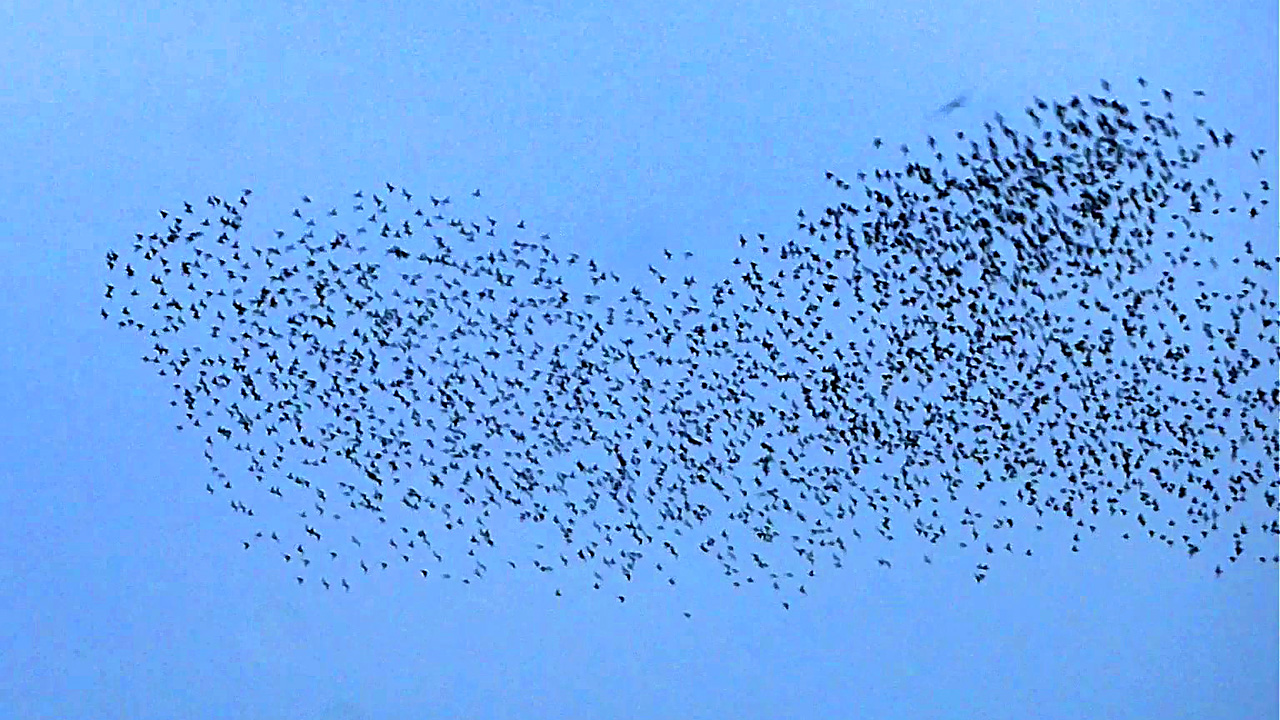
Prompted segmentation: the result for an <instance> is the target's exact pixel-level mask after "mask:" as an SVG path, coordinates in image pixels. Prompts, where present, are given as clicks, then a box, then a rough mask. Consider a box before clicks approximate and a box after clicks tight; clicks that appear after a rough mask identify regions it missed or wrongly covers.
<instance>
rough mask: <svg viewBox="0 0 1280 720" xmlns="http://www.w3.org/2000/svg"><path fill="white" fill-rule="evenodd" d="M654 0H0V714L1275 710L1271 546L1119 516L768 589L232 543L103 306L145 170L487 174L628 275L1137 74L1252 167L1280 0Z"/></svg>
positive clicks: (150, 197) (283, 212)
mask: <svg viewBox="0 0 1280 720" xmlns="http://www.w3.org/2000/svg"><path fill="white" fill-rule="evenodd" d="M653 5H654V4H653V3H635V2H615V3H609V4H601V3H576V2H556V1H554V0H548V1H546V2H539V1H535V0H530V1H529V2H519V1H512V2H507V3H498V4H485V3H475V2H469V3H458V2H438V3H421V2H416V3H397V2H383V3H365V2H353V3H345V4H344V3H328V4H323V3H321V4H317V3H306V4H304V3H241V2H227V3H219V4H208V5H204V4H200V3H183V4H178V5H175V4H173V3H160V2H140V3H126V4H121V3H104V2H63V1H61V0H47V1H43V2H28V1H26V0H18V2H17V3H11V4H9V5H7V6H5V8H4V9H0V117H3V118H4V126H3V127H4V129H3V131H0V287H3V288H5V289H6V290H7V295H6V302H4V303H0V333H3V336H4V337H5V338H7V342H4V343H0V407H8V408H10V410H9V411H8V412H6V413H3V415H0V440H2V442H0V618H2V619H3V620H4V622H0V720H8V719H9V718H14V719H21V720H26V719H28V718H49V719H50V720H64V719H70V718H94V719H101V718H166V719H168V718H324V719H331V720H338V719H343V720H349V719H354V718H368V719H380V718H417V717H422V718H429V717H459V718H531V717H546V718H610V717H619V718H667V717H669V718H720V717H735V718H793V717H794V718H806V717H869V718H891V717H924V718H1029V717H1038V718H1081V717H1105V718H1155V717H1159V718H1212V717H1222V718H1246V717H1247V718H1266V717H1277V716H1278V714H1280V711H1278V707H1277V675H1278V673H1280V657H1278V653H1277V637H1278V636H1280V627H1278V624H1277V602H1278V598H1277V582H1276V580H1277V574H1276V568H1275V566H1274V565H1271V564H1267V565H1259V564H1258V563H1256V561H1255V562H1252V563H1242V564H1240V565H1239V566H1238V567H1232V568H1231V571H1230V572H1228V573H1227V574H1226V575H1224V576H1223V577H1221V578H1214V577H1213V573H1212V572H1211V571H1212V568H1213V566H1214V564H1215V563H1216V562H1220V561H1221V558H1220V557H1214V558H1210V557H1204V558H1195V559H1190V560H1189V559H1188V558H1187V557H1186V556H1185V554H1184V553H1180V552H1177V551H1170V550H1168V549H1166V548H1164V546H1162V545H1159V544H1157V543H1153V542H1147V543H1136V542H1129V543H1126V542H1124V541H1122V540H1120V539H1119V538H1118V537H1116V535H1117V534H1118V533H1112V534H1110V535H1107V534H1104V533H1099V534H1098V535H1097V536H1095V537H1092V538H1090V539H1089V542H1088V543H1087V545H1086V546H1085V548H1084V551H1083V552H1081V553H1078V554H1074V553H1071V552H1070V551H1069V550H1068V549H1067V547H1066V546H1065V545H1064V544H1063V543H1060V542H1053V543H1050V542H1044V543H1041V544H1040V545H1037V546H1036V550H1037V553H1036V556H1035V557H1034V558H1029V559H1026V560H1025V561H1021V560H1019V561H1013V562H1006V563H1004V564H1003V565H1002V566H1001V567H1000V568H999V571H998V572H993V573H992V574H991V576H990V577H989V578H988V579H987V580H986V581H985V582H983V583H981V584H980V585H979V584H975V583H974V582H973V581H972V575H971V570H972V564H971V562H970V558H969V557H965V556H962V555H961V554H960V553H958V552H952V553H950V554H947V553H943V554H942V555H941V556H940V557H938V558H937V560H936V561H935V562H934V563H933V564H932V565H927V566H926V565H923V564H921V563H919V562H914V561H907V560H906V557H907V556H911V557H912V558H914V556H916V555H917V554H918V553H917V550H916V549H915V548H914V547H910V548H908V547H907V546H904V547H902V548H899V549H896V550H895V549H894V548H892V547H891V548H889V549H887V550H885V551H884V552H889V553H893V552H897V553H899V554H900V555H901V556H903V561H902V562H897V563H895V567H894V568H892V569H891V570H885V569H882V568H879V567H877V564H876V562H875V559H876V558H875V557H874V556H868V557H865V558H858V559H857V561H856V562H855V561H850V562H849V563H847V564H846V566H845V568H844V569H843V571H839V572H830V571H828V572H826V573H823V574H821V575H820V576H819V577H817V578H814V579H812V582H810V583H808V596H807V597H806V598H805V599H804V600H803V601H802V602H796V603H792V607H791V610H789V611H783V610H782V609H781V608H780V607H779V604H778V599H777V597H776V596H775V595H774V594H772V593H771V592H768V591H761V590H756V589H750V590H735V589H733V588H732V587H730V586H728V584H727V583H726V582H725V579H724V578H723V577H722V576H720V575H718V574H717V573H715V572H714V571H713V572H710V573H707V574H705V576H704V575H697V574H686V575H685V576H683V577H682V582H681V585H680V589H679V591H678V592H676V591H669V590H668V589H667V587H666V584H665V582H662V579H661V578H656V577H649V576H645V577H642V578H638V579H637V581H636V582H635V583H632V585H631V586H630V587H628V588H627V602H626V603H618V602H617V600H616V598H615V596H614V595H613V594H609V593H594V592H591V591H590V590H589V588H586V589H582V588H578V589H575V590H574V591H572V592H565V593H564V596H563V597H556V596H555V595H554V593H553V590H554V588H555V584H554V583H553V582H552V581H549V580H547V579H546V578H540V577H536V576H532V575H530V574H524V573H510V574H507V573H498V572H495V573H490V574H489V575H488V576H487V577H486V578H485V579H484V580H483V581H482V582H477V583H473V584H471V585H466V586H464V585H459V584H456V583H445V582H413V581H412V580H413V578H412V577H410V576H409V575H407V574H401V575H392V574H386V575H384V576H378V577H374V578H373V579H371V580H368V581H365V582H361V583H359V584H358V585H357V586H356V587H354V588H353V591H352V592H350V593H323V592H319V591H316V590H315V589H314V588H312V587H306V588H299V587H297V586H296V585H295V583H294V582H293V577H292V574H291V573H289V572H287V571H286V570H285V569H282V566H281V563H280V561H279V558H277V557H275V556H273V555H272V554H271V553H265V552H244V551H243V550H242V549H241V545H240V538H241V534H242V526H241V525H240V524H239V521H240V518H238V517H236V516H235V515H234V514H233V513H231V512H230V511H228V510H227V509H226V508H225V504H224V503H222V502H221V501H214V500H211V499H210V498H209V496H208V495H207V494H206V493H205V492H204V484H205V483H206V482H207V481H208V479H209V475H208V470H207V467H206V465H205V463H204V460H203V459H202V457H201V454H200V450H201V442H200V438H199V437H197V436H195V435H191V434H181V433H177V432H175V430H174V427H173V425H174V422H173V413H172V412H170V410H171V409H170V408H169V406H168V401H169V399H170V395H169V388H168V386H167V384H166V383H165V382H164V381H163V379H161V378H157V377H156V375H155V372H154V369H153V368H151V367H149V366H144V365H143V364H142V363H140V362H138V355H139V354H140V352H141V348H140V346H138V345H137V344H136V343H134V342H128V341H127V340H132V338H126V337H124V336H123V335H122V334H121V333H119V332H116V331H114V330H113V328H111V327H109V326H107V325H106V324H105V323H102V322H101V320H100V318H99V317H98V308H99V306H100V303H101V293H102V289H101V285H102V279H103V275H104V268H103V263H102V257H103V254H104V253H105V251H106V250H107V248H110V247H116V248H119V247H122V246H126V245H127V244H128V243H129V242H131V239H132V237H133V234H134V233H135V232H137V231H140V230H144V229H148V230H150V229H155V228H156V227H157V225H156V223H157V218H156V209H157V208H159V207H173V206H176V205H179V204H180V202H181V201H182V200H198V199H201V198H204V197H205V196H206V195H208V194H211V193H212V194H222V195H231V194H233V193H236V192H238V191H239V190H240V188H243V187H249V188H253V189H254V191H255V196H257V197H259V198H260V207H262V208H264V210H263V212H264V213H265V214H267V215H269V216H270V217H269V218H267V219H265V220H264V222H266V223H271V222H276V219H277V218H280V219H283V218H284V217H286V216H287V213H288V209H289V208H291V207H292V204H293V203H295V202H296V199H297V197H298V196H299V195H300V194H302V193H307V194H310V195H311V196H313V197H317V198H326V200H328V201H331V202H334V203H337V202H341V201H343V200H344V199H345V198H346V197H347V196H348V195H349V193H350V192H352V191H353V190H354V189H356V188H372V187H375V186H377V185H380V184H381V183H383V182H386V181H392V182H396V183H397V184H403V185H405V186H407V187H410V188H413V189H414V190H415V191H416V192H418V193H420V194H422V195H426V194H437V195H446V194H447V195H452V196H454V197H455V198H464V197H467V194H468V193H469V192H470V191H471V190H472V189H474V188H477V187H479V188H482V189H483V191H484V196H485V198H484V201H485V203H488V204H484V205H477V207H478V208H479V212H481V213H483V212H485V211H490V212H494V213H500V214H501V215H502V216H503V217H508V218H510V217H521V218H524V219H525V220H526V221H528V222H529V223H530V225H531V226H532V227H536V228H538V229H539V230H540V231H542V232H547V233H549V234H550V235H551V240H550V241H549V243H550V244H551V245H553V246H555V247H558V248H562V249H563V252H564V253H568V252H579V253H581V254H583V255H584V256H591V257H594V258H596V259H598V260H599V261H600V263H601V265H602V266H604V267H605V268H608V269H614V270H616V271H617V272H619V274H627V275H629V276H630V277H633V278H636V280H637V281H640V280H641V279H643V278H644V275H645V273H644V268H645V267H646V265H647V264H649V263H653V262H655V261H656V260H657V259H658V258H659V257H660V255H661V252H660V251H661V248H663V247H669V248H671V249H673V250H676V249H680V250H683V249H688V250H693V251H695V252H696V255H695V258H694V259H692V260H690V261H689V263H688V268H687V269H686V270H684V272H687V273H690V274H694V275H696V276H697V277H699V278H700V279H701V278H715V279H718V278H720V277H725V276H727V274H728V273H729V272H731V270H730V266H729V265H728V261H729V260H730V259H731V258H732V257H733V253H734V251H735V250H736V238H737V237H738V235H739V234H740V233H745V234H748V235H750V234H754V233H756V232H765V233H769V234H777V235H781V234H783V233H785V232H786V231H787V230H788V228H789V227H794V225H791V223H792V222H793V217H794V215H795V212H796V210H797V209H798V208H801V207H804V208H806V209H808V210H811V211H820V210H821V208H822V207H825V206H826V205H827V204H829V203H831V202H834V201H838V196H837V195H836V194H835V191H834V189H833V188H831V187H830V185H828V184H826V183H825V181H824V179H823V172H824V171H827V170H832V171H835V172H837V173H841V174H844V175H845V176H852V175H853V174H854V173H856V172H857V171H858V170H859V169H865V168H867V167H869V166H870V164H871V163H872V162H873V161H874V158H873V156H872V154H871V153H872V149H871V147H870V143H869V140H870V138H872V137H875V136H881V137H884V138H885V140H886V143H888V144H889V145H890V146H893V147H896V146H897V144H898V143H901V142H906V143H914V144H917V145H918V144H922V142H923V138H924V137H925V136H926V135H927V134H937V135H942V134H945V133H949V132H951V131H953V130H955V129H972V130H975V131H976V130H978V129H980V128H981V124H982V122H983V121H985V120H988V119H990V117H991V115H992V114H993V113H994V112H997V111H999V112H1002V113H1003V114H1004V115H1005V116H1006V117H1009V118H1013V117H1015V116H1019V115H1020V114H1021V111H1022V108H1023V107H1024V106H1025V104H1026V103H1027V101H1028V100H1029V98H1030V97H1031V96H1032V95H1038V96H1040V97H1044V98H1063V97H1069V96H1070V95H1072V94H1074V93H1083V92H1095V91H1096V90H1097V87H1098V79H1099V78H1109V79H1111V80H1112V81H1113V83H1115V84H1116V85H1117V86H1120V85H1123V86H1124V87H1125V88H1126V89H1127V90H1126V92H1130V93H1132V92H1136V90H1135V89H1134V88H1133V79H1134V78H1135V77H1136V76H1139V75H1142V76H1145V77H1147V78H1149V79H1150V80H1151V81H1152V82H1153V84H1155V85H1156V86H1157V87H1169V88H1171V89H1173V90H1175V91H1176V92H1178V93H1180V96H1182V95H1189V94H1190V91H1191V90H1192V89H1204V90H1205V92H1206V97H1205V98H1204V99H1203V100H1202V101H1201V103H1200V105H1199V106H1197V108H1196V111H1195V112H1196V114H1203V115H1205V116H1212V117H1213V118H1214V119H1215V122H1217V123H1219V124H1225V125H1227V126H1229V127H1230V128H1231V129H1232V130H1233V131H1234V132H1235V133H1236V134H1237V135H1238V136H1240V137H1241V138H1244V142H1246V143H1247V144H1249V145H1250V146H1262V147H1266V148H1268V149H1269V150H1270V151H1271V154H1270V155H1269V157H1270V158H1271V159H1272V162H1270V164H1267V165H1264V168H1263V175H1265V176H1267V177H1272V178H1274V177H1275V164H1274V157H1275V155H1276V154H1277V153H1276V149H1277V147H1278V146H1280V142H1277V122H1278V119H1277V50H1278V48H1277V8H1276V4H1275V3H1274V2H1242V3H1228V4H1226V6H1225V8H1219V7H1217V6H1214V5H1212V4H1209V3H1183V2H1160V3H1124V2H1121V3H1116V2H1093V3H1085V2H1079V3H1073V2H1043V3H1035V2H1016V3H992V2H967V3H961V2H957V3H923V2H899V3H864V4H859V3H829V4H827V3H811V4H803V5H802V6H792V5H787V4H783V3H759V2H736V3H724V2H714V1H710V2H700V3H684V4H679V5H678V6H675V5H673V7H674V8H677V9H660V8H659V9H655V8H654V7H653ZM489 7H493V8H496V9H486V8H489ZM125 8H127V9H125ZM330 8H342V9H330ZM960 94H968V96H969V102H968V104H967V105H966V106H965V107H962V108H959V109H957V110H955V111H954V112H952V113H951V114H950V115H948V116H945V117H938V116H937V115H936V114H935V113H934V110H935V109H936V108H938V107H939V106H941V105H943V104H944V103H946V102H948V101H949V100H951V99H952V98H954V97H956V96H958V95H960ZM1248 166H1249V167H1252V165H1251V164H1249V165H1248ZM1253 172H1254V173H1255V174H1256V172H1257V171H1256V169H1255V170H1253ZM1274 207H1275V206H1274V204H1273V205H1272V208H1273V209H1274ZM272 208H275V210H271V209H272ZM1270 218H1271V221H1270V223H1271V224H1270V226H1269V227H1268V226H1253V231H1254V232H1257V233H1258V235H1257V237H1258V242H1259V243H1260V244H1262V245H1264V246H1267V247H1270V246H1273V245H1275V242H1276V238H1275V231H1274V218H1275V215H1274V210H1273V211H1272V212H1271V215H1270ZM897 559H898V557H897V556H895V560H897ZM684 610H690V611H692V615H693V617H691V618H686V617H684V615H683V612H682V611H684Z"/></svg>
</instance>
